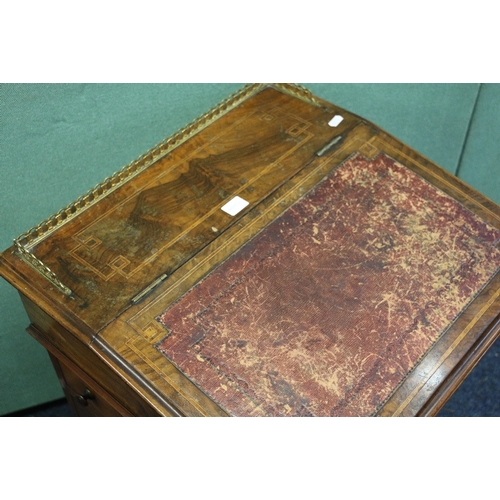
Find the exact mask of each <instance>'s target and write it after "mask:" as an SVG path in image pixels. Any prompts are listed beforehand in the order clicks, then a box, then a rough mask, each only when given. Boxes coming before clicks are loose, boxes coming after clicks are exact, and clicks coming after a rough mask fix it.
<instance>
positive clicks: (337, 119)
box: [328, 115, 344, 127]
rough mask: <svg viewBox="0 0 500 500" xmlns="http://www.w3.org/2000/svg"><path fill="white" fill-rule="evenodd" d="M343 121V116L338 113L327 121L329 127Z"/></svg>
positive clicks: (336, 125)
mask: <svg viewBox="0 0 500 500" xmlns="http://www.w3.org/2000/svg"><path fill="white" fill-rule="evenodd" d="M343 121H344V117H343V116H340V115H335V116H334V117H333V118H332V119H331V120H330V121H329V122H328V125H330V127H338V126H339V125H340V124H341V123H342V122H343Z"/></svg>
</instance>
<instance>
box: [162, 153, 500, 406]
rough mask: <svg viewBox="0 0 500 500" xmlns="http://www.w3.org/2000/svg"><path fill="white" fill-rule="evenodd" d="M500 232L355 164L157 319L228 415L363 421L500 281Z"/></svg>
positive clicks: (168, 344)
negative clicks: (476, 299) (358, 418)
mask: <svg viewBox="0 0 500 500" xmlns="http://www.w3.org/2000/svg"><path fill="white" fill-rule="evenodd" d="M499 239H500V231H498V230H496V229H494V228H493V227H491V226H489V225H487V224H485V223H484V222H483V221H481V220H480V219H479V218H478V217H477V216H475V215H474V214H473V213H471V212H470V211H468V210H467V209H466V208H465V207H463V206H462V205H460V204H459V203H457V202H456V201H455V200H453V199H452V198H451V197H449V196H447V195H446V194H444V193H442V192H441V191H439V190H438V189H436V188H435V187H433V186H432V185H430V184H429V183H428V182H426V181H425V180H423V179H421V178H420V177H418V176H417V175H416V174H415V173H413V172H412V171H410V170H409V169H407V168H406V167H404V166H402V165H400V164H398V163H397V162H395V161H394V160H393V159H391V158H390V157H388V156H386V155H384V154H380V155H378V156H377V157H376V158H375V159H374V160H368V159H366V158H365V157H363V156H362V155H359V154H358V155H355V156H353V157H351V158H350V159H348V160H347V161H346V162H344V163H343V164H342V165H341V166H339V167H338V168H337V169H336V170H335V171H334V172H333V173H332V174H331V175H330V176H329V177H328V178H327V179H325V180H324V181H323V182H322V183H320V184H319V185H318V186H317V187H316V188H315V189H313V190H312V191H311V192H310V193H309V194H308V195H306V196H305V197H304V198H302V199H301V200H300V201H299V202H298V203H296V204H295V205H294V206H292V207H291V208H290V209H288V210H287V211H286V212H285V213H284V214H283V215H282V216H281V217H280V218H278V219H277V220H275V221H274V222H273V223H272V224H270V225H269V226H268V227H267V228H266V229H265V230H264V231H262V232H261V233H260V234H259V235H258V236H257V237H255V238H254V239H253V240H252V241H250V242H249V243H247V244H246V245H245V246H244V247H242V248H241V249H240V250H239V251H238V252H236V253H235V254H234V255H233V256H232V257H231V258H230V259H228V260H227V261H226V262H225V263H223V264H222V265H221V266H220V267H219V268H218V269H216V270H215V271H214V272H213V273H211V274H210V275H209V276H208V277H207V278H205V279H204V280H203V281H202V282H200V283H199V284H198V285H197V286H196V287H194V288H193V289H192V290H191V291H189V292H188V293H187V294H186V295H185V296H184V297H182V298H181V299H180V300H179V301H178V302H177V303H176V304H174V305H173V306H171V307H170V308H169V309H168V310H167V311H165V312H164V313H163V314H162V315H161V316H160V317H159V321H160V322H161V323H162V324H163V325H164V326H165V327H166V328H167V329H168V330H169V332H170V333H169V335H168V336H167V337H166V338H165V339H164V340H163V341H162V342H160V343H159V345H158V348H159V350H160V351H161V352H162V353H163V354H164V355H165V356H167V357H168V358H169V359H170V360H171V361H173V362H174V363H175V364H176V365H177V366H178V367H179V368H180V369H181V370H182V371H183V372H184V373H185V374H186V375H187V376H188V377H189V378H191V380H192V381H193V382H194V383H195V384H197V385H198V386H199V387H200V388H202V389H203V390H204V391H205V392H206V393H207V394H208V395H209V396H210V397H212V398H213V399H214V400H215V401H216V402H217V403H218V404H220V405H221V406H222V407H223V408H225V409H226V410H227V411H228V412H229V413H230V414H232V415H236V416H247V415H273V416H290V415H297V416H299V415H311V416H329V415H331V416H354V415H356V416H367V415H371V414H373V413H375V412H376V411H377V409H378V408H380V406H381V405H382V404H383V403H384V401H386V400H387V398H388V397H389V396H390V395H391V394H392V392H393V391H394V390H395V389H396V388H397V387H398V385H399V384H400V383H401V382H402V381H403V380H404V379H405V377H406V376H407V375H408V373H409V372H410V371H411V370H412V369H413V368H414V367H415V366H416V364H417V363H418V361H419V360H420V359H421V357H422V356H423V355H424V354H425V353H426V351H427V350H428V349H429V348H430V347H431V346H432V345H433V344H434V343H435V341H436V340H437V339H438V338H439V337H440V336H441V335H442V334H443V333H444V332H445V331H446V330H447V329H448V328H449V327H450V325H451V324H452V323H453V321H454V319H455V318H456V316H457V315H458V314H459V313H460V312H461V311H462V310H463V309H464V308H465V307H466V306H467V304H469V303H470V301H471V300H472V299H473V298H474V297H475V296H476V295H477V293H478V292H479V291H480V290H481V289H482V288H483V287H484V286H485V285H486V284H487V283H488V282H489V280H490V279H491V278H492V277H493V276H494V275H495V274H496V273H497V272H498V270H499V269H500V250H499V249H498V248H496V246H495V245H496V244H498V241H499Z"/></svg>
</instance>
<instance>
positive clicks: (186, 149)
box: [17, 85, 356, 331]
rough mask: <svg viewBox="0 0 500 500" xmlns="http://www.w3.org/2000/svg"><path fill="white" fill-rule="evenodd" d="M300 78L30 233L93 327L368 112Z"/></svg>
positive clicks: (168, 146) (41, 258) (33, 253)
mask: <svg viewBox="0 0 500 500" xmlns="http://www.w3.org/2000/svg"><path fill="white" fill-rule="evenodd" d="M332 118H333V116H332V112H331V110H328V109H325V107H324V106H320V105H319V104H318V103H317V102H316V101H315V99H314V98H313V97H312V96H311V95H310V94H309V93H308V92H307V91H305V90H304V89H302V88H300V87H295V86H286V85H283V86H274V87H269V86H264V85H253V86H247V87H245V88H244V89H243V90H242V91H240V92H239V93H237V94H235V95H234V96H232V97H231V98H229V99H228V100H227V101H225V102H224V103H222V104H221V105H220V106H218V107H217V108H215V109H214V110H212V111H211V112H209V113H207V114H206V115H204V116H203V117H202V118H200V119H199V120H198V121H197V122H195V123H193V124H191V125H190V126H188V127H186V128H185V129H184V130H182V131H180V132H179V133H178V134H177V135H176V136H173V137H172V138H170V139H167V140H166V141H164V142H163V143H162V144H160V145H159V146H157V147H156V148H155V149H153V150H152V151H150V152H149V153H147V154H146V155H144V156H143V157H141V158H140V159H139V160H137V161H136V162H134V163H133V164H131V165H129V166H128V167H126V168H125V169H123V170H122V171H121V172H118V173H117V174H115V175H114V176H113V177H111V178H110V179H108V180H106V181H105V182H104V183H102V184H101V185H99V186H97V187H96V188H95V189H94V190H92V191H91V192H90V193H87V195H85V196H84V197H82V198H80V199H79V200H77V201H76V202H75V203H73V204H71V205H70V206H69V207H66V208H65V209H63V210H62V211H60V212H59V213H58V214H57V215H56V216H54V217H52V218H51V219H49V220H48V221H45V222H43V223H41V224H40V225H39V226H38V227H37V228H35V229H33V230H31V231H29V232H28V233H25V234H24V235H21V237H20V238H18V240H17V245H18V253H19V256H20V257H22V258H23V259H24V260H25V261H26V262H27V263H29V264H30V265H31V266H32V267H34V268H35V269H37V270H38V271H39V272H40V273H41V274H42V275H44V276H45V278H47V280H48V285H50V287H51V288H54V289H56V290H57V293H56V295H55V296H57V300H58V301H60V302H64V304H65V307H67V308H69V309H71V310H73V311H74V312H75V313H76V314H77V315H78V316H79V318H80V319H81V320H83V321H84V322H85V323H86V324H87V325H88V326H90V328H91V329H92V330H93V331H99V330H100V329H101V328H102V327H103V326H104V325H106V324H108V323H109V322H110V321H112V320H113V319H114V318H115V317H117V316H118V315H119V314H120V313H122V312H123V311H124V310H125V309H127V308H128V307H129V306H130V305H131V304H134V303H137V302H139V301H140V300H142V299H143V298H144V297H145V296H146V295H147V294H148V293H149V292H150V291H151V290H152V289H154V287H155V286H156V285H158V284H159V283H161V282H162V281H164V280H165V279H168V277H169V276H170V275H171V274H172V273H173V272H174V271H175V270H176V269H178V268H179V267H180V266H181V265H182V264H184V263H185V262H186V261H188V260H189V259H190V258H192V257H193V256H194V255H196V254H197V253H198V252H199V251H200V250H201V249H202V248H204V247H206V246H207V245H208V244H210V243H211V242H212V241H214V240H215V239H216V238H218V237H219V236H220V235H221V234H223V233H224V232H225V231H226V230H227V229H228V228H229V227H231V226H232V225H234V224H237V223H238V221H239V220H240V218H241V217H242V216H243V215H244V214H245V213H247V212H248V211H250V210H252V209H253V208H254V207H255V206H256V205H257V204H259V202H261V201H262V200H263V199H265V198H266V197H268V196H269V195H270V194H271V193H272V192H274V191H275V190H276V189H277V188H278V187H279V186H280V185H282V184H283V183H285V182H286V181H288V180H289V179H290V178H292V177H293V176H294V175H295V174H296V173H297V172H299V171H300V170H301V169H302V168H303V167H304V166H305V165H306V164H307V163H308V162H310V161H311V160H312V159H313V158H315V154H316V153H318V151H320V152H321V149H322V148H324V147H325V146H328V143H329V141H331V140H332V139H334V138H335V137H337V136H339V135H340V134H342V132H343V131H345V130H347V129H348V128H349V127H352V126H353V124H354V123H355V121H356V119H355V118H354V117H347V118H346V119H345V120H344V121H343V122H342V123H339V124H337V123H333V124H330V125H329V122H330V121H331V119H332Z"/></svg>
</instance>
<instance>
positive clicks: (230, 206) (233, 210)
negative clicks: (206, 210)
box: [221, 196, 249, 217]
mask: <svg viewBox="0 0 500 500" xmlns="http://www.w3.org/2000/svg"><path fill="white" fill-rule="evenodd" d="M248 205H249V202H248V201H246V200H244V199H243V198H240V197H239V196H235V197H234V198H233V199H232V200H230V201H228V202H227V203H226V204H225V205H224V206H223V207H222V208H221V210H222V211H224V212H226V214H229V215H232V216H233V217H234V216H235V215H236V214H238V213H240V212H241V211H242V210H243V209H244V208H245V207H246V206H248Z"/></svg>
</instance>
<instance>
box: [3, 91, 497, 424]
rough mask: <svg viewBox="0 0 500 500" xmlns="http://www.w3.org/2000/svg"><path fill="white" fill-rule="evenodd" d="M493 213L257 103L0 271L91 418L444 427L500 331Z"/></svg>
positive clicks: (87, 205) (228, 113) (325, 122)
mask: <svg viewBox="0 0 500 500" xmlns="http://www.w3.org/2000/svg"><path fill="white" fill-rule="evenodd" d="M499 243H500V207H498V206H497V205H495V204H494V203H493V202H492V201H490V200H488V199H486V198H484V197H483V196H482V195H480V194H479V193H477V192H476V191H474V190H473V189H472V188H470V187H469V186H467V185H465V184H464V183H463V182H461V181H460V180H458V179H457V178H455V177H454V176H453V175H451V174H449V173H447V172H446V171H445V170H443V169H442V168H440V167H438V166H437V165H435V164H433V163H432V162H430V161H429V160H427V159H425V158H423V157H422V156H421V155H419V154H418V153H417V152H415V151H413V150H412V149H410V148H409V147H408V146H405V145H404V144H402V143H401V142H400V141H398V140H397V139H395V138H394V137H391V136H390V135H388V134H387V133H385V132H384V131H382V130H380V129H379V128H378V127H377V126H375V125H374V124H372V123H369V122H367V121H366V120H363V119H362V118H360V117H358V116H355V115H353V114H351V113H349V112H347V111H345V110H343V109H340V108H338V107H337V106H335V105H333V104H330V103H329V102H326V101H324V100H321V99H319V98H317V97H315V96H313V95H312V94H311V93H310V92H309V91H308V90H306V89H304V88H303V87H300V86H295V85H289V84H279V85H260V84H255V85H249V86H246V87H244V88H243V89H242V90H241V91H239V92H237V93H236V94H233V95H232V96H230V97H229V98H228V99H226V100H225V101H224V102H222V103H221V104H220V105H218V106H217V107H216V108H214V109H212V110H211V111H209V112H208V113H206V114H205V115H203V116H201V117H200V118H199V119H197V120H196V121H195V122H193V123H191V124H189V125H188V126H186V127H185V128H184V129H182V130H181V131H179V132H178V133H176V134H175V135H173V136H172V137H170V138H168V139H166V140H165V141H163V142H162V143H161V144H159V145H158V146H156V147H155V148H154V149H152V150H151V151H149V152H148V153H146V154H145V155H143V156H142V157H140V158H139V159H138V160H137V161H135V162H133V163H131V164H130V165H128V166H126V167H124V168H123V169H122V170H121V171H119V172H117V173H116V174H114V175H112V176H111V177H109V178H108V179H106V180H105V181H104V182H102V183H101V184H99V185H98V186H96V187H95V188H94V189H92V190H91V191H89V192H88V193H87V194H85V195H83V196H82V197H81V198H79V199H78V200H76V201H75V202H74V203H72V204H70V205H69V206H68V207H66V208H64V209H62V210H60V211H59V212H58V213H57V214H55V215H54V216H52V217H51V218H49V219H48V220H46V221H44V222H42V223H40V224H39V225H38V226H37V227H35V228H33V229H31V230H29V231H28V232H26V233H24V234H22V235H21V236H19V237H18V238H17V239H16V240H15V242H14V245H13V246H12V247H11V248H9V249H7V250H6V251H4V252H3V253H2V254H0V274H1V275H2V276H3V277H4V278H5V279H6V280H8V281H9V282H10V283H11V284H12V285H13V286H14V287H16V288H17V289H18V290H19V292H20V295H21V299H22V301H23V303H24V306H25V308H26V311H27V313H28V315H29V318H30V321H31V324H30V326H29V327H28V332H29V333H30V334H31V335H32V336H33V337H34V338H35V339H36V340H37V341H38V342H40V343H41V344H42V345H43V346H44V347H45V348H46V349H47V351H48V352H49V355H50V357H51V359H52V362H53V364H54V367H55V370H56V372H57V374H58V376H59V379H60V382H61V384H62V387H63V389H64V392H65V394H66V396H67V398H68V401H69V404H70V406H71V408H72V410H73V411H74V413H75V414H76V415H80V416H432V415H435V414H436V413H437V412H438V411H439V409H440V408H441V407H442V406H443V404H444V403H445V402H446V400H447V399H448V398H449V397H450V396H451V394H452V393H453V392H454V390H455V389H456V388H457V387H458V385H459V384H460V383H461V381H462V380H463V379H464V378H465V377H466V376H467V374H468V373H469V372H470V370H471V369H472V368H473V367H474V365H475V364H476V363H477V362H478V361H479V359H480V358H481V356H482V355H483V354H484V353H485V352H486V350H487V349H488V347H489V346H490V345H491V344H492V343H493V342H494V341H495V339H496V337H497V336H498V334H499V331H500V246H499Z"/></svg>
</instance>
